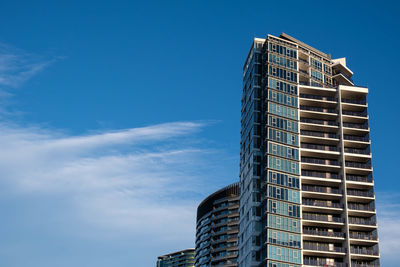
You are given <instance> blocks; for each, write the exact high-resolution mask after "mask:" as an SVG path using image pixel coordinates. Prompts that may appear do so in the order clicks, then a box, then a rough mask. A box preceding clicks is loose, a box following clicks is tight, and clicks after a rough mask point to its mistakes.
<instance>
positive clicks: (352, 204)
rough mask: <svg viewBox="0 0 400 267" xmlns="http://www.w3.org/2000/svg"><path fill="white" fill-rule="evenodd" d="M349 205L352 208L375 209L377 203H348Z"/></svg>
mask: <svg viewBox="0 0 400 267" xmlns="http://www.w3.org/2000/svg"><path fill="white" fill-rule="evenodd" d="M347 207H348V208H349V209H350V210H361V211H375V205H367V204H360V203H348V204H347Z"/></svg>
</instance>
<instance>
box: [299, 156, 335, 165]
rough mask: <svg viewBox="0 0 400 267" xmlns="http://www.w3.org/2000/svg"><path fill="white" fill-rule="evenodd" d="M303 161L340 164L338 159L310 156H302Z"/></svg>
mask: <svg viewBox="0 0 400 267" xmlns="http://www.w3.org/2000/svg"><path fill="white" fill-rule="evenodd" d="M301 162H304V163H312V164H322V165H332V166H339V165H340V162H339V161H337V160H332V159H320V158H308V157H301Z"/></svg>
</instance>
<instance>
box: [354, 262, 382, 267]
mask: <svg viewBox="0 0 400 267" xmlns="http://www.w3.org/2000/svg"><path fill="white" fill-rule="evenodd" d="M351 266H352V267H379V266H380V264H367V263H354V262H353V261H352V262H351Z"/></svg>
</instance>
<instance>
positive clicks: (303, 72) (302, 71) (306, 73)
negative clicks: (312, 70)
mask: <svg viewBox="0 0 400 267" xmlns="http://www.w3.org/2000/svg"><path fill="white" fill-rule="evenodd" d="M299 71H300V73H301V74H305V75H307V76H308V72H307V71H305V70H302V69H299Z"/></svg>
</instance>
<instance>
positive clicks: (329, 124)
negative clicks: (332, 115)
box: [300, 118, 339, 126]
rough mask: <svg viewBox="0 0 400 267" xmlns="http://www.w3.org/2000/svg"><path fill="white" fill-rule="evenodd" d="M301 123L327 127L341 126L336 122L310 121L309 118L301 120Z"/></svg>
mask: <svg viewBox="0 0 400 267" xmlns="http://www.w3.org/2000/svg"><path fill="white" fill-rule="evenodd" d="M300 122H304V123H312V124H320V125H327V126H338V125H339V123H338V122H336V121H329V120H316V119H308V118H301V119H300Z"/></svg>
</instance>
